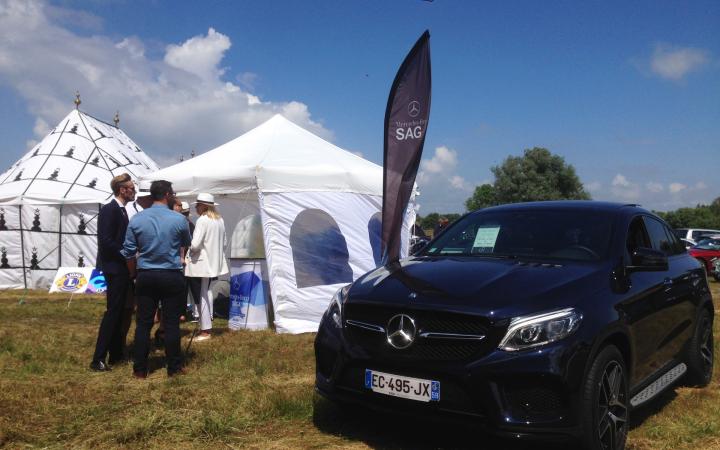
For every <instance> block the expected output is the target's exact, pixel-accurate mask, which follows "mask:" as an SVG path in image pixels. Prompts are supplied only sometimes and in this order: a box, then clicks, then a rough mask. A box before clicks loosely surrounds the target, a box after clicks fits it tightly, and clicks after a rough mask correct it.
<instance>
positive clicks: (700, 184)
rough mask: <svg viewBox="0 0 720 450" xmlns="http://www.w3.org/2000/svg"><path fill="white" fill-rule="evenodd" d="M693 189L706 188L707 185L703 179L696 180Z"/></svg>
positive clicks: (700, 189)
mask: <svg viewBox="0 0 720 450" xmlns="http://www.w3.org/2000/svg"><path fill="white" fill-rule="evenodd" d="M694 187H695V190H698V191H702V190H705V189H707V188H708V185H707V184H705V182H704V181H698V182H697V183H695V186H694Z"/></svg>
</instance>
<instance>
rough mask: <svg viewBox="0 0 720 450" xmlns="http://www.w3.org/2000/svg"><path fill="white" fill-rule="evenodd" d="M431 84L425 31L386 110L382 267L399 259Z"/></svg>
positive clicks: (397, 77)
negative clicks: (403, 227) (403, 224)
mask: <svg viewBox="0 0 720 450" xmlns="http://www.w3.org/2000/svg"><path fill="white" fill-rule="evenodd" d="M430 85H431V77H430V32H429V31H425V33H423V35H422V36H420V39H418V41H417V42H416V43H415V45H414V46H413V48H412V50H410V53H408V55H407V56H406V57H405V60H404V61H403V63H402V65H401V66H400V69H399V70H398V73H397V75H395V80H394V81H393V84H392V88H391V89H390V96H389V97H388V103H387V109H386V110H385V141H384V156H383V209H382V255H383V263H385V264H387V263H390V262H393V261H397V260H398V259H399V258H400V243H401V242H400V236H401V231H402V223H403V218H404V217H405V210H406V209H407V206H408V201H409V200H410V195H411V194H412V190H413V186H414V185H415V176H416V175H417V171H418V167H419V166H420V158H421V157H422V149H423V144H425V133H426V132H427V126H428V119H429V117H430Z"/></svg>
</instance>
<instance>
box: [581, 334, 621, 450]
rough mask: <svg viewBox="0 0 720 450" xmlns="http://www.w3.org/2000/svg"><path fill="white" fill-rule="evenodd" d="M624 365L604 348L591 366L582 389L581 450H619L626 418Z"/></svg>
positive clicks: (610, 348)
mask: <svg viewBox="0 0 720 450" xmlns="http://www.w3.org/2000/svg"><path fill="white" fill-rule="evenodd" d="M627 377H628V374H627V371H626V369H625V361H624V359H623V357H622V355H621V354H620V351H619V350H618V349H617V347H615V346H613V345H608V346H607V347H605V348H604V349H602V351H601V352H600V353H599V354H598V355H597V357H596V358H595V360H594V361H593V362H592V364H591V367H590V369H589V371H588V374H587V377H586V379H585V385H584V387H583V402H582V407H583V411H582V412H581V414H582V417H583V419H582V425H583V448H585V449H588V450H622V449H624V448H625V442H626V441H627V434H628V423H629V420H630V418H629V416H630V405H629V398H628V396H629V393H628V382H627Z"/></svg>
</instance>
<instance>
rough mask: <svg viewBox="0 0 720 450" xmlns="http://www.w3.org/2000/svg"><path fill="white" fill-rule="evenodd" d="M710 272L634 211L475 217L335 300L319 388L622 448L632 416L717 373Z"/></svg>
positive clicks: (340, 397) (342, 397)
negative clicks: (667, 392)
mask: <svg viewBox="0 0 720 450" xmlns="http://www.w3.org/2000/svg"><path fill="white" fill-rule="evenodd" d="M713 317H714V307H713V303H712V297H711V294H710V291H709V289H708V283H707V278H706V274H705V271H704V270H703V268H702V267H701V266H700V264H699V263H698V262H697V261H696V260H695V259H693V258H691V257H690V256H688V254H687V253H686V251H685V246H684V245H683V244H682V242H680V240H679V239H678V238H677V237H676V236H675V234H674V233H673V232H672V230H671V229H670V228H669V227H668V225H667V224H666V223H665V222H663V221H662V220H661V219H660V218H658V217H657V216H655V215H654V214H652V213H650V212H648V211H646V210H644V209H642V208H639V207H637V206H635V205H622V204H612V203H602V202H592V201H588V202H575V201H563V202H538V203H525V204H514V205H505V206H499V207H494V208H487V209H483V210H481V211H476V212H473V213H469V214H467V215H465V216H464V217H462V218H461V219H459V220H458V221H457V222H455V223H454V224H453V225H452V226H451V227H449V228H448V229H447V230H446V231H445V232H443V233H442V234H441V235H440V236H438V237H436V238H435V239H434V240H433V241H431V242H430V243H429V244H428V245H427V246H426V247H425V248H424V249H423V250H421V251H420V252H419V253H417V254H415V255H414V256H412V257H410V258H407V259H404V260H401V261H400V262H398V263H393V264H389V265H387V266H384V267H379V268H377V269H375V270H374V271H372V272H369V273H367V274H365V275H364V276H362V277H360V278H359V279H358V280H357V281H355V282H354V283H352V284H351V285H348V286H346V287H344V288H342V289H340V290H339V291H338V293H337V294H336V295H335V297H334V298H333V299H332V301H331V303H330V306H329V308H328V310H327V311H326V313H325V315H324V316H323V319H322V322H321V325H320V328H319V331H318V334H317V337H316V339H315V356H316V389H317V391H318V392H319V393H320V394H322V395H323V396H325V397H327V398H330V399H332V400H336V401H338V402H340V403H341V404H342V403H349V402H360V403H362V404H365V405H368V406H370V407H375V408H379V409H383V410H386V411H392V412H400V413H411V414H421V415H424V416H427V417H431V418H434V417H436V418H438V419H440V418H450V419H451V420H467V421H470V422H471V423H474V424H478V425H482V426H484V427H486V428H487V429H489V430H490V431H492V432H495V433H498V434H505V435H512V436H515V437H552V438H575V439H577V440H578V441H579V442H580V444H581V445H582V446H583V448H588V449H621V448H624V446H625V440H626V437H627V432H628V419H629V415H630V413H631V411H632V409H633V408H635V407H637V406H639V405H641V404H643V403H645V402H647V401H648V400H650V399H652V398H653V397H654V396H656V395H657V394H658V393H659V392H661V391H662V390H663V389H665V388H667V387H669V386H671V385H672V384H673V383H674V382H676V381H678V380H680V379H682V380H683V381H684V382H686V383H688V384H691V385H696V386H704V385H706V384H708V383H709V382H710V379H711V376H712V368H713V336H712V323H713Z"/></svg>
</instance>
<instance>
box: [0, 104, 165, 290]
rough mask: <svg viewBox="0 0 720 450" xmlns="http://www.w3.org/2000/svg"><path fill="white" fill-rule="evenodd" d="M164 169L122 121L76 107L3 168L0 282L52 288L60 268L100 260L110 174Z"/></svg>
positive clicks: (9, 285) (4, 286)
mask: <svg viewBox="0 0 720 450" xmlns="http://www.w3.org/2000/svg"><path fill="white" fill-rule="evenodd" d="M157 169H158V167H157V165H156V164H155V162H154V161H153V160H152V159H150V158H149V157H148V156H147V155H146V154H145V153H144V152H143V151H142V150H141V149H140V148H139V147H138V146H137V145H135V143H134V142H133V141H132V140H131V139H130V138H129V137H127V135H125V133H123V132H122V130H120V129H119V128H118V127H117V126H113V125H110V124H107V123H105V122H102V121H100V120H98V119H95V118H93V117H91V116H89V115H87V114H85V113H83V112H81V111H79V110H77V109H76V110H73V111H72V112H70V114H68V115H67V116H66V117H65V118H64V119H63V120H62V121H60V123H59V124H58V126H57V127H55V128H54V129H53V130H52V131H50V133H49V134H48V135H47V136H45V138H44V139H43V140H42V141H41V142H40V143H39V144H37V145H36V146H35V147H34V148H33V149H32V150H30V151H29V152H28V153H27V154H26V155H25V156H23V157H22V158H21V159H20V160H19V161H18V162H16V163H15V164H13V166H12V167H10V169H9V170H7V171H6V172H5V173H4V174H2V175H0V288H2V289H7V288H22V287H27V288H47V287H48V286H49V285H50V283H52V279H53V276H54V275H55V271H56V270H57V268H58V267H62V266H94V265H95V257H96V254H97V231H96V230H97V220H96V217H97V214H98V210H99V207H100V206H101V205H102V204H103V203H106V202H107V201H108V200H109V199H110V198H111V197H112V192H111V190H110V180H111V179H112V177H113V176H115V175H119V174H121V173H123V172H127V173H129V174H130V175H131V176H132V177H133V179H137V177H138V176H140V175H142V174H145V173H149V172H153V171H156V170H157Z"/></svg>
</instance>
